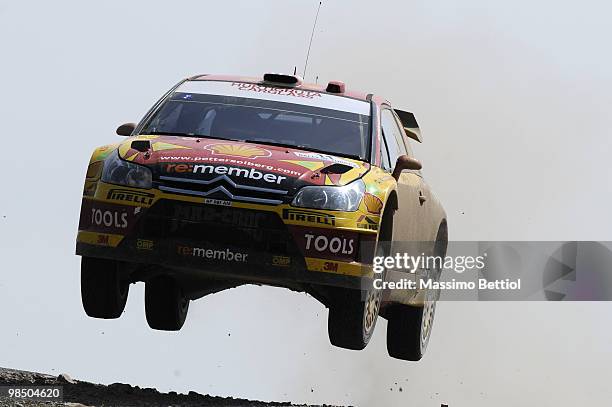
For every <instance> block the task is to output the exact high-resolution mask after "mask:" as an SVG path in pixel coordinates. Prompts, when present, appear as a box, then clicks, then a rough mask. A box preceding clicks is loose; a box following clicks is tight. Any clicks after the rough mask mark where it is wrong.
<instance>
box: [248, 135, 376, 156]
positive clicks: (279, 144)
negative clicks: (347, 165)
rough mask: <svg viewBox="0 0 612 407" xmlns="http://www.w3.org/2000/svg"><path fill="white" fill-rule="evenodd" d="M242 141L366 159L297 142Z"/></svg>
mask: <svg viewBox="0 0 612 407" xmlns="http://www.w3.org/2000/svg"><path fill="white" fill-rule="evenodd" d="M240 141H243V142H245V143H252V144H264V145H267V146H276V147H287V148H294V149H298V150H306V151H312V152H313V153H321V154H325V155H337V156H339V157H344V158H351V159H353V160H359V161H364V159H363V158H362V157H360V156H358V155H355V154H348V153H338V152H335V151H325V150H321V149H318V148H313V147H308V146H304V145H296V144H289V143H277V142H275V141H255V140H240Z"/></svg>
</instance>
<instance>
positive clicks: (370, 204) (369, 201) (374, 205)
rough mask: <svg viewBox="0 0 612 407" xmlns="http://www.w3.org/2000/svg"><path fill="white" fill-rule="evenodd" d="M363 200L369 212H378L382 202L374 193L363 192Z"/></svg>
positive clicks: (380, 209)
mask: <svg viewBox="0 0 612 407" xmlns="http://www.w3.org/2000/svg"><path fill="white" fill-rule="evenodd" d="M363 202H364V204H365V206H366V209H367V210H368V212H370V213H374V214H379V213H380V211H382V208H383V202H382V201H381V200H380V198H379V197H377V196H376V195H372V194H370V193H368V192H366V193H365V196H364V197H363Z"/></svg>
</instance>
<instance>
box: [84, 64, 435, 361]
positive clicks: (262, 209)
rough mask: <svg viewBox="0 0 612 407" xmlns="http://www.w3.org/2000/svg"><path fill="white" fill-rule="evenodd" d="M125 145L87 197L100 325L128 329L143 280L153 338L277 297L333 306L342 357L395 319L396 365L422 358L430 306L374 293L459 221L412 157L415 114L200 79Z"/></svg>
mask: <svg viewBox="0 0 612 407" xmlns="http://www.w3.org/2000/svg"><path fill="white" fill-rule="evenodd" d="M117 133H118V134H119V135H122V136H127V137H128V138H127V139H125V141H123V142H121V143H117V144H111V145H107V146H103V147H100V148H98V149H96V150H95V151H94V153H93V154H92V157H91V160H90V163H89V167H88V169H87V174H86V178H85V187H84V191H83V200H82V207H81V216H80V222H79V231H78V237H77V254H78V255H81V256H82V264H81V295H82V300H83V306H84V308H85V311H86V313H87V314H88V315H89V316H92V317H97V318H117V317H119V316H120V315H121V313H122V312H123V309H124V307H125V303H126V300H127V295H128V291H129V285H130V283H134V282H138V281H143V282H145V309H146V317H147V321H148V323H149V325H150V326H151V327H152V328H154V329H161V330H178V329H180V328H181V327H182V325H183V323H184V321H185V318H186V315H187V311H188V307H189V302H190V301H191V300H195V299H197V298H200V297H202V296H204V295H207V294H211V293H214V292H218V291H222V290H224V289H228V288H231V287H236V286H239V285H242V284H249V283H251V284H266V285H274V286H280V287H286V288H289V289H292V290H296V291H305V292H308V293H309V294H311V295H312V296H313V297H315V298H316V299H318V300H319V301H321V302H322V303H323V304H325V305H326V306H327V307H328V308H329V317H328V331H329V337H330V341H331V342H332V344H334V345H336V346H340V347H343V348H348V349H362V348H364V347H365V346H366V345H367V343H368V341H369V339H370V337H371V335H372V332H373V330H374V327H375V324H376V319H377V317H378V316H379V315H381V316H383V317H385V318H387V319H388V320H389V324H388V330H387V343H388V350H389V353H390V355H391V356H394V357H397V358H401V359H407V360H418V359H420V358H421V356H422V355H423V353H424V351H425V348H426V346H427V341H428V339H429V334H430V332H431V322H432V321H433V313H434V309H435V301H434V300H432V296H431V295H428V293H426V292H419V291H414V292H412V291H405V292H401V293H398V292H387V291H384V290H375V289H374V288H373V286H372V284H371V281H372V278H373V277H374V273H373V270H372V267H371V265H372V256H373V255H374V254H375V253H376V254H385V253H387V252H388V250H389V246H390V244H388V242H392V241H394V240H408V241H417V240H418V241H426V242H431V247H432V249H431V250H437V251H438V253H442V252H443V251H445V247H446V236H447V234H446V215H445V213H444V210H443V209H442V207H441V205H440V204H439V203H438V201H437V200H436V198H435V197H434V196H433V194H432V192H431V191H430V189H429V187H428V186H427V185H426V184H425V183H424V181H423V178H422V175H421V172H420V168H421V165H420V163H419V162H418V161H417V160H416V159H414V158H413V156H412V153H411V152H410V146H409V143H410V142H409V139H413V140H416V141H420V140H421V137H420V131H419V129H418V125H417V124H416V121H415V119H414V116H413V115H412V114H411V113H408V112H403V111H399V110H394V109H392V108H391V106H390V105H389V103H388V102H386V101H385V100H384V99H382V98H379V97H376V96H373V95H366V94H362V93H358V92H352V91H347V90H346V87H345V85H344V84H343V83H341V82H330V83H329V84H328V85H327V87H322V86H318V85H307V84H304V83H303V82H302V81H301V79H300V78H299V77H296V76H289V75H278V74H266V75H264V78H263V79H261V78H241V77H227V76H213V75H199V76H195V77H192V78H189V79H186V80H183V81H181V82H180V83H179V84H177V85H176V86H175V87H173V88H172V89H171V90H170V91H169V92H168V93H166V94H165V95H164V96H163V97H162V98H161V99H160V101H158V102H157V103H156V104H155V105H154V106H153V107H152V108H151V110H150V111H149V112H148V113H147V114H146V115H145V117H144V118H143V119H142V120H141V122H140V123H138V124H130V123H128V124H124V125H122V126H120V127H119V128H118V129H117ZM392 163H393V164H392ZM398 274H399V273H397V272H394V271H393V270H387V271H386V273H385V274H384V278H385V279H387V280H393V279H398V278H400V277H403V276H399V275H398Z"/></svg>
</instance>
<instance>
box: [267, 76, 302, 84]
mask: <svg viewBox="0 0 612 407" xmlns="http://www.w3.org/2000/svg"><path fill="white" fill-rule="evenodd" d="M263 79H264V82H269V83H274V84H278V85H285V86H299V85H301V84H302V78H300V77H299V76H297V75H285V74H282V73H266V74H264V77H263Z"/></svg>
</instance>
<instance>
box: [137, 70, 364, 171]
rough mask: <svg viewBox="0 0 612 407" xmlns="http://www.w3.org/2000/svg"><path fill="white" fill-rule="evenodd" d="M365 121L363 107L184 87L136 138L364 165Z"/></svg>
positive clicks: (209, 86)
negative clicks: (301, 153)
mask: <svg viewBox="0 0 612 407" xmlns="http://www.w3.org/2000/svg"><path fill="white" fill-rule="evenodd" d="M197 82H200V83H197ZM241 88H242V92H241ZM205 91H209V92H210V93H203V92H205ZM274 92H276V93H274ZM369 118H370V117H369V103H368V102H365V101H358V100H354V99H349V98H345V97H340V96H335V95H329V94H324V93H319V92H310V91H303V90H297V89H285V88H273V87H265V86H261V85H253V84H245V83H236V82H234V83H231V82H209V83H206V81H188V82H186V83H185V84H183V85H181V86H180V87H179V88H177V89H176V91H175V92H174V93H173V94H172V95H170V97H169V98H167V99H166V101H165V102H164V103H163V104H162V105H161V106H160V108H158V109H157V111H156V112H155V113H154V114H153V116H152V117H151V118H150V119H149V120H148V121H147V123H146V124H145V125H144V126H143V128H142V130H141V131H140V134H179V135H185V136H192V137H213V138H219V139H229V140H241V141H250V142H257V143H262V144H266V143H268V144H275V145H283V146H288V147H295V148H301V149H305V150H313V151H319V152H326V153H330V154H336V155H341V156H347V157H354V158H359V159H362V160H363V159H365V157H366V156H367V153H368V147H369Z"/></svg>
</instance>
